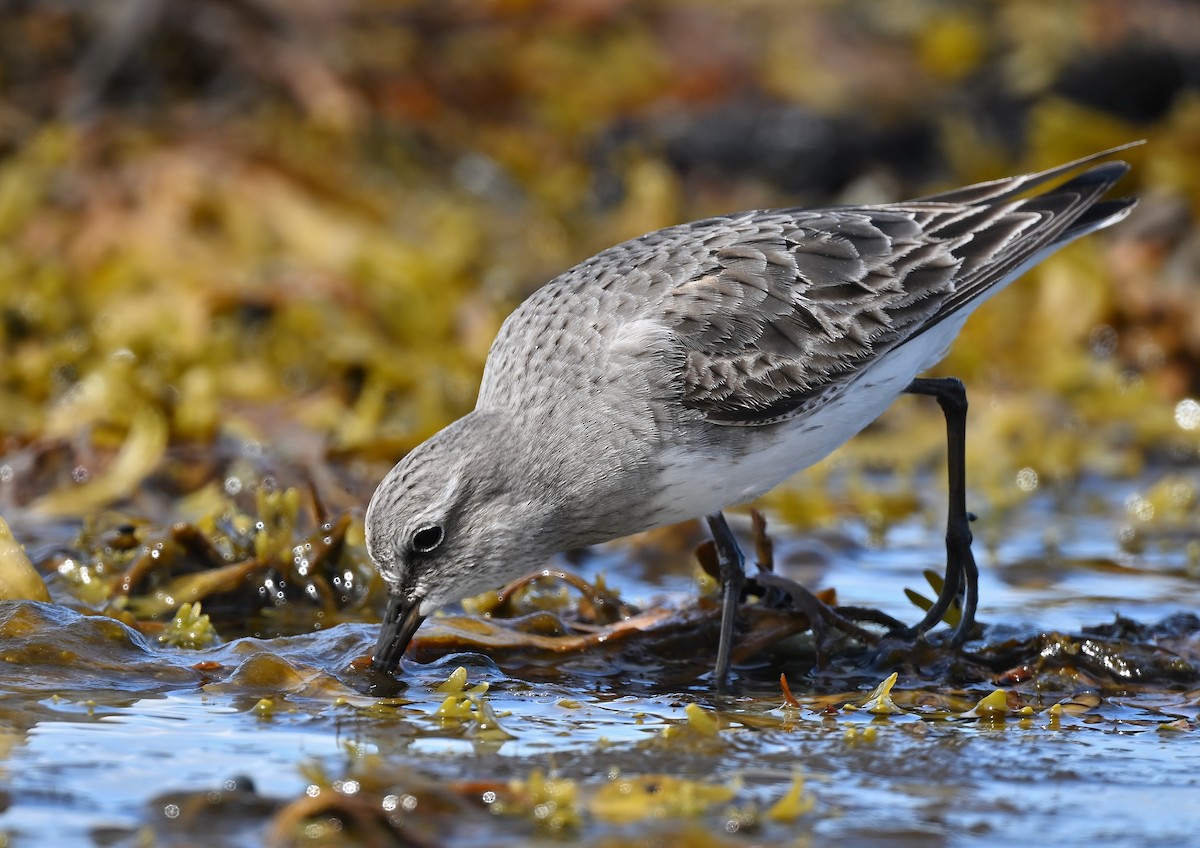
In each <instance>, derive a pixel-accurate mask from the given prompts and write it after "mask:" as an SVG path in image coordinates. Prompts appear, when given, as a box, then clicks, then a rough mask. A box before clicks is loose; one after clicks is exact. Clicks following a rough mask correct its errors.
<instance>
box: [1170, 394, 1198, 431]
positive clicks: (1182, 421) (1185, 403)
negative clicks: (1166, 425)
mask: <svg viewBox="0 0 1200 848" xmlns="http://www.w3.org/2000/svg"><path fill="white" fill-rule="evenodd" d="M1175 423H1176V424H1178V425H1179V426H1180V427H1182V428H1183V429H1184V430H1196V429H1200V401H1197V400H1196V399H1195V398H1184V399H1183V400H1181V401H1180V402H1179V403H1177V404H1175Z"/></svg>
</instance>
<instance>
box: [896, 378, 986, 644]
mask: <svg viewBox="0 0 1200 848" xmlns="http://www.w3.org/2000/svg"><path fill="white" fill-rule="evenodd" d="M904 391H905V392H907V393H909V394H914V395H928V396H929V397H932V398H935V399H936V400H937V402H938V406H940V407H941V408H942V413H943V414H944V415H945V416H946V452H947V460H946V466H947V470H948V473H949V484H950V485H949V489H950V493H949V494H950V497H949V511H948V514H947V516H946V578H945V581H944V583H943V585H942V591H941V592H939V593H938V596H937V600H936V601H935V602H934V605H933V607H931V608H930V610H929V612H927V613H926V614H925V617H924V618H923V619H921V621H920V622H919V623H918V624H917V625H916V626H915V627H914V628H913V629H914V630H916V631H917V632H919V633H924V632H925V631H926V630H929V629H930V628H931V627H933V626H934V625H936V624H937V623H938V622H939V621H941V619H942V616H943V615H945V614H946V610H948V609H949V608H950V604H951V603H953V602H954V599H955V598H957V597H958V596H959V594H960V593H961V594H962V596H963V604H962V617H961V618H960V619H959V622H958V626H957V627H955V628H954V636H953V640H954V643H955V644H957V645H961V644H962V643H963V642H965V641H966V640H967V638H968V637H969V636H970V634H971V631H972V630H973V629H974V627H975V610H976V607H977V606H978V605H979V568H978V566H976V564H975V557H974V555H973V554H972V553H971V538H972V537H971V517H970V514H969V513H968V512H967V474H966V449H967V390H966V389H965V388H964V387H963V384H962V381H961V380H959V379H957V378H955V377H937V378H924V379H921V378H918V379H916V380H913V381H912V383H910V384H909V386H908V388H906V389H905V390H904Z"/></svg>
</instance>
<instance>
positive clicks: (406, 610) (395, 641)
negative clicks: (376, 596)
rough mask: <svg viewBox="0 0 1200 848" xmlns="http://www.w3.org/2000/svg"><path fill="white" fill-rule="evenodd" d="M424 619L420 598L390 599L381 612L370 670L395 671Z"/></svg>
mask: <svg viewBox="0 0 1200 848" xmlns="http://www.w3.org/2000/svg"><path fill="white" fill-rule="evenodd" d="M424 620H425V616H423V615H421V600H420V598H417V599H416V600H414V601H412V602H411V603H409V602H407V601H405V600H404V599H403V598H396V597H393V598H392V599H390V600H389V601H388V605H387V611H386V612H384V614H383V626H382V627H380V629H379V641H378V642H376V643H375V656H374V657H372V658H371V668H372V670H374V671H377V672H380V673H382V674H391V673H392V672H393V671H395V670H396V666H398V665H400V658H401V657H403V656H404V650H405V649H406V648H407V647H408V643H409V642H411V641H412V637H413V634H414V633H416V632H417V628H418V627H420V626H421V622H422V621H424Z"/></svg>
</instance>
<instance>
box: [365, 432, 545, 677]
mask: <svg viewBox="0 0 1200 848" xmlns="http://www.w3.org/2000/svg"><path fill="white" fill-rule="evenodd" d="M512 429H513V428H512V427H511V425H510V423H509V421H508V419H507V416H506V415H505V414H504V413H499V412H487V413H484V412H472V413H470V414H469V415H467V416H466V417H464V418H461V419H459V420H458V421H456V422H454V423H453V424H451V425H450V426H449V427H447V428H446V429H444V430H442V431H441V432H439V433H437V434H436V435H435V436H433V437H432V438H431V439H429V440H428V441H426V442H424V443H423V444H421V445H419V446H418V447H416V448H415V449H413V450H412V451H411V452H410V453H409V454H408V456H406V457H405V458H404V459H402V460H401V461H400V462H399V463H397V464H396V467H395V468H393V469H392V470H391V472H389V473H388V475H387V477H385V478H384V480H383V482H382V483H380V484H379V488H377V489H376V490H375V494H374V496H373V497H372V498H371V503H370V505H369V506H368V507H367V519H366V531H367V550H368V551H369V552H370V555H371V558H372V559H373V560H374V561H375V565H376V567H377V568H378V569H379V573H380V574H381V575H382V576H383V579H384V580H385V581H386V582H387V584H388V591H389V594H390V602H389V604H388V608H387V612H386V614H385V617H384V622H383V629H382V630H381V632H380V636H379V642H378V644H377V645H376V648H375V658H374V663H373V665H374V668H375V669H376V670H377V671H382V672H385V673H388V672H391V671H393V670H394V669H395V668H396V666H397V665H398V664H399V662H400V658H401V656H402V655H403V654H404V650H405V648H406V647H407V646H408V643H409V641H410V640H411V639H412V636H413V634H414V633H415V632H416V630H417V628H418V627H419V626H420V624H421V622H422V621H423V620H424V619H425V617H426V616H428V615H429V614H430V613H432V612H433V611H434V610H436V609H437V608H438V607H441V606H443V605H444V604H448V603H452V602H454V601H457V600H461V599H462V598H465V597H468V596H470V595H474V594H478V593H479V592H482V591H484V590H486V589H491V588H495V587H497V586H499V585H501V584H502V583H504V582H506V581H507V580H510V579H512V578H514V577H517V576H519V575H521V574H523V573H525V572H526V571H528V570H529V569H530V567H531V566H533V565H535V564H537V563H538V562H540V561H542V560H544V559H545V557H547V556H549V555H550V554H552V553H554V552H555V549H554V547H553V543H551V542H549V539H550V537H551V536H552V534H551V533H549V532H547V531H548V529H549V528H550V526H551V522H552V507H551V505H549V504H547V503H545V502H544V501H543V499H542V498H539V497H538V492H537V489H538V487H537V486H535V485H531V479H530V478H531V476H536V475H530V474H529V473H528V472H527V471H526V473H522V472H521V469H519V468H517V467H515V466H514V462H516V461H518V457H519V456H520V454H519V452H515V451H512V450H510V449H509V446H510V445H511V444H512V440H513V432H512ZM543 495H544V492H543ZM548 545H549V547H548Z"/></svg>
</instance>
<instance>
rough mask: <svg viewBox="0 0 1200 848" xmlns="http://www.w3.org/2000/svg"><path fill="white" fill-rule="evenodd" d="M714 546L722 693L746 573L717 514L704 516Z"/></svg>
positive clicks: (717, 675)
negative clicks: (718, 580)
mask: <svg viewBox="0 0 1200 848" xmlns="http://www.w3.org/2000/svg"><path fill="white" fill-rule="evenodd" d="M705 520H706V521H707V522H708V529H709V532H711V533H712V537H713V544H715V545H716V548H717V566H718V568H719V570H720V576H721V587H722V592H723V594H722V598H721V641H720V642H719V643H718V646H717V667H716V670H715V671H714V672H713V678H714V680H715V681H716V684H717V689H724V688H725V685H726V683H727V682H728V681H729V662H730V654H731V653H732V651H733V627H734V623H735V620H736V618H737V609H738V604H739V603H740V602H741V599H742V585H743V584H744V583H745V582H746V569H745V566H744V565H743V559H742V551H741V549H740V548H739V547H738V544H737V539H735V538H734V537H733V531H732V530H730V529H729V524H728V523H727V522H726V521H725V516H724V514H722V513H720V512H717V513H714V514H712V515H706V516H705Z"/></svg>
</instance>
